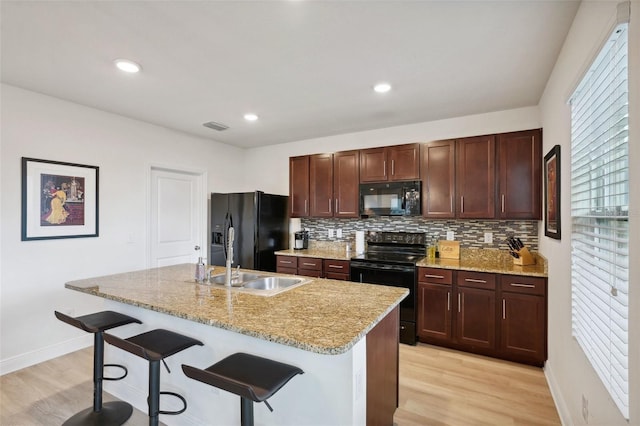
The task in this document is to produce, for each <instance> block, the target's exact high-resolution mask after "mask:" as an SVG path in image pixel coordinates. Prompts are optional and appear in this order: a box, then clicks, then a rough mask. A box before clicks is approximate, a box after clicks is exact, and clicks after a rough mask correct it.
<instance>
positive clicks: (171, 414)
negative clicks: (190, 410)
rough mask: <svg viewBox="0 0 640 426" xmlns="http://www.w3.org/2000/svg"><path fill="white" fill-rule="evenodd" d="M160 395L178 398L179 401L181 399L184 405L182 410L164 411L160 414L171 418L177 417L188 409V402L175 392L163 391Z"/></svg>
mask: <svg viewBox="0 0 640 426" xmlns="http://www.w3.org/2000/svg"><path fill="white" fill-rule="evenodd" d="M160 395H171V396H175V397H176V398H178V399H180V400H181V401H182V404H183V405H184V406H183V407H182V409H181V410H178V411H163V410H160V411H158V413H159V414H167V415H170V416H175V415H178V414H182V413H184V412H185V410H186V409H187V401H186V400H185V399H184V398H183V397H182V395H179V394H177V393H175V392H167V391H161V392H160Z"/></svg>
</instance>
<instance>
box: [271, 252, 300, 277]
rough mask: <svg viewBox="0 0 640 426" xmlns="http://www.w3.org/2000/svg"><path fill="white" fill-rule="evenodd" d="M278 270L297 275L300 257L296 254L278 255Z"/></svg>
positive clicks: (281, 272)
mask: <svg viewBox="0 0 640 426" xmlns="http://www.w3.org/2000/svg"><path fill="white" fill-rule="evenodd" d="M276 272H278V273H280V274H294V275H295V274H296V273H297V272H298V258H297V257H296V256H276Z"/></svg>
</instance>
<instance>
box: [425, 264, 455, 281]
mask: <svg viewBox="0 0 640 426" xmlns="http://www.w3.org/2000/svg"><path fill="white" fill-rule="evenodd" d="M418 281H419V282H421V283H435V284H453V271H452V270H451V269H439V268H418Z"/></svg>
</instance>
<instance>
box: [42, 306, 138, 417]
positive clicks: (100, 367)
mask: <svg viewBox="0 0 640 426" xmlns="http://www.w3.org/2000/svg"><path fill="white" fill-rule="evenodd" d="M54 314H55V316H56V318H58V319H59V320H60V321H62V322H65V323H67V324H69V325H72V326H74V327H76V328H79V329H81V330H84V331H86V332H87V333H93V336H94V338H93V407H89V408H86V409H84V410H82V411H80V412H79V413H77V414H75V415H73V416H72V417H70V418H69V419H68V420H67V421H65V422H64V426H75V425H85V426H86V425H100V426H119V425H122V424H123V423H125V422H126V421H127V420H128V419H129V417H131V414H132V413H133V407H132V406H131V404H128V403H126V402H123V401H111V402H106V403H104V404H103V403H102V382H103V380H121V379H123V378H125V377H126V376H127V368H126V367H125V366H123V365H118V364H105V363H104V339H103V335H104V330H110V329H112V328H115V327H120V326H123V325H126V324H131V323H138V324H142V322H141V321H140V320H138V319H136V318H133V317H130V316H128V315H124V314H121V313H119V312H114V311H102V312H96V313H93V314H88V315H82V316H79V317H75V318H74V317H71V316H69V315H66V314H63V313H61V312H58V311H54ZM104 367H118V368H121V369H122V370H123V371H124V374H123V375H122V376H120V377H115V378H114V377H104Z"/></svg>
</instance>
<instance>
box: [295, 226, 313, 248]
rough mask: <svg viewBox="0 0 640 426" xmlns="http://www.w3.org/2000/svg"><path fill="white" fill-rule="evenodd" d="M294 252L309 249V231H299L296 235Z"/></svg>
mask: <svg viewBox="0 0 640 426" xmlns="http://www.w3.org/2000/svg"><path fill="white" fill-rule="evenodd" d="M293 248H294V250H304V249H307V248H309V231H298V232H296V233H295V234H294V242H293Z"/></svg>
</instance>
